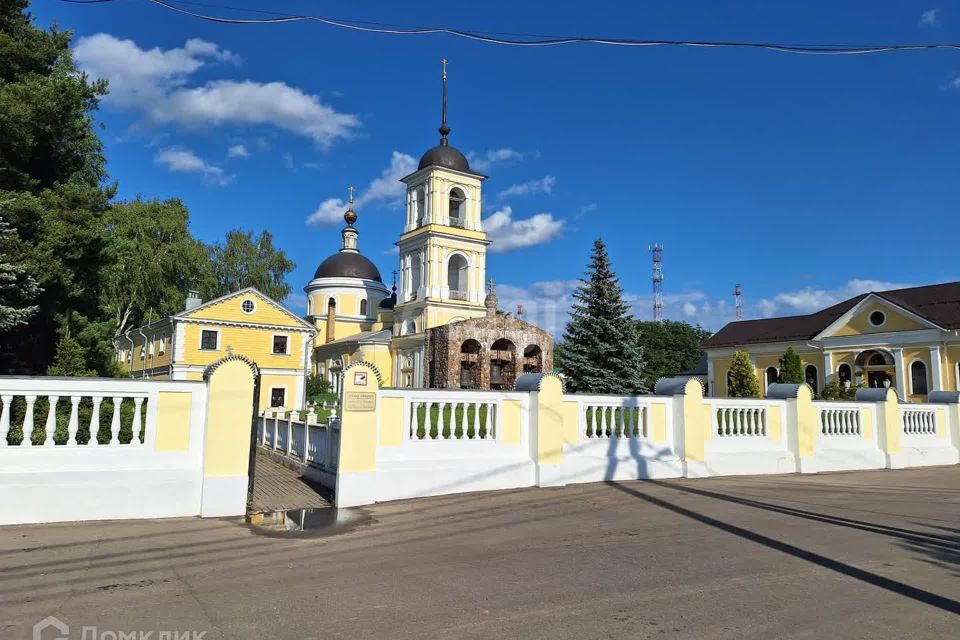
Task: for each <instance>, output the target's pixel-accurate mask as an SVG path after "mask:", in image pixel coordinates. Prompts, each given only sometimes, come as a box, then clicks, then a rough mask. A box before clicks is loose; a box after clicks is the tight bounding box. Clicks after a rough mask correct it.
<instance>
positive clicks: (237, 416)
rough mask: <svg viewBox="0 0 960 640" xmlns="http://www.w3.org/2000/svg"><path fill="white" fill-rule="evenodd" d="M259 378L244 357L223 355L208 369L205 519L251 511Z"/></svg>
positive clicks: (203, 511)
mask: <svg viewBox="0 0 960 640" xmlns="http://www.w3.org/2000/svg"><path fill="white" fill-rule="evenodd" d="M256 376H257V369H256V365H254V364H253V363H252V362H250V361H248V360H246V359H245V358H243V357H241V356H229V357H227V358H224V359H223V360H220V361H219V362H216V363H214V364H212V365H210V367H208V368H207V370H206V372H204V375H203V377H204V380H205V381H206V383H207V415H206V434H205V436H204V447H203V494H202V498H201V501H200V515H201V516H202V517H219V516H242V515H244V514H245V513H246V511H247V488H248V486H249V477H248V472H249V464H250V430H251V429H252V428H253V413H254V402H255V398H254V387H255V383H256Z"/></svg>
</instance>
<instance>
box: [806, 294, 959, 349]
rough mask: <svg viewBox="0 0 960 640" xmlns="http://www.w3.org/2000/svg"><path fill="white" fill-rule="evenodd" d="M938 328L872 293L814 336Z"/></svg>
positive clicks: (845, 335)
mask: <svg viewBox="0 0 960 640" xmlns="http://www.w3.org/2000/svg"><path fill="white" fill-rule="evenodd" d="M928 329H941V327H939V326H937V325H936V324H935V323H933V322H931V321H930V320H928V319H926V318H924V317H923V316H920V315H918V314H916V313H914V312H912V311H910V310H909V309H906V308H904V307H902V306H900V305H898V304H896V303H894V302H891V301H890V300H887V299H885V298H883V297H881V296H879V295H877V294H875V293H871V294H868V295H867V296H865V297H864V298H863V299H862V300H861V301H860V302H858V303H857V304H856V305H854V306H853V307H852V308H851V309H850V310H849V311H847V312H846V313H844V314H843V315H842V316H840V317H839V318H837V319H836V320H835V321H833V322H832V323H831V324H830V325H829V326H827V327H826V328H825V329H824V330H823V331H821V332H820V333H819V334H818V335H817V336H816V339H817V340H820V339H823V338H840V337H847V336H861V335H869V334H875V333H892V332H901V331H923V330H928Z"/></svg>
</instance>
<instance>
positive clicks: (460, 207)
mask: <svg viewBox="0 0 960 640" xmlns="http://www.w3.org/2000/svg"><path fill="white" fill-rule="evenodd" d="M466 203H467V197H466V196H465V195H463V191H461V190H460V189H459V188H457V187H454V188H453V189H450V226H453V227H462V226H463V223H464V220H465V219H466V213H467V207H466Z"/></svg>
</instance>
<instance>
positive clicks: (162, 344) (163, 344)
mask: <svg viewBox="0 0 960 640" xmlns="http://www.w3.org/2000/svg"><path fill="white" fill-rule="evenodd" d="M167 340H169V338H168V337H166V336H165V337H163V338H160V355H163V354H164V353H166V352H167Z"/></svg>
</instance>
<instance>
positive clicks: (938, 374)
mask: <svg viewBox="0 0 960 640" xmlns="http://www.w3.org/2000/svg"><path fill="white" fill-rule="evenodd" d="M930 375H931V378H932V380H933V390H934V391H942V390H943V369H942V361H941V360H940V345H936V346H933V347H930Z"/></svg>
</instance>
